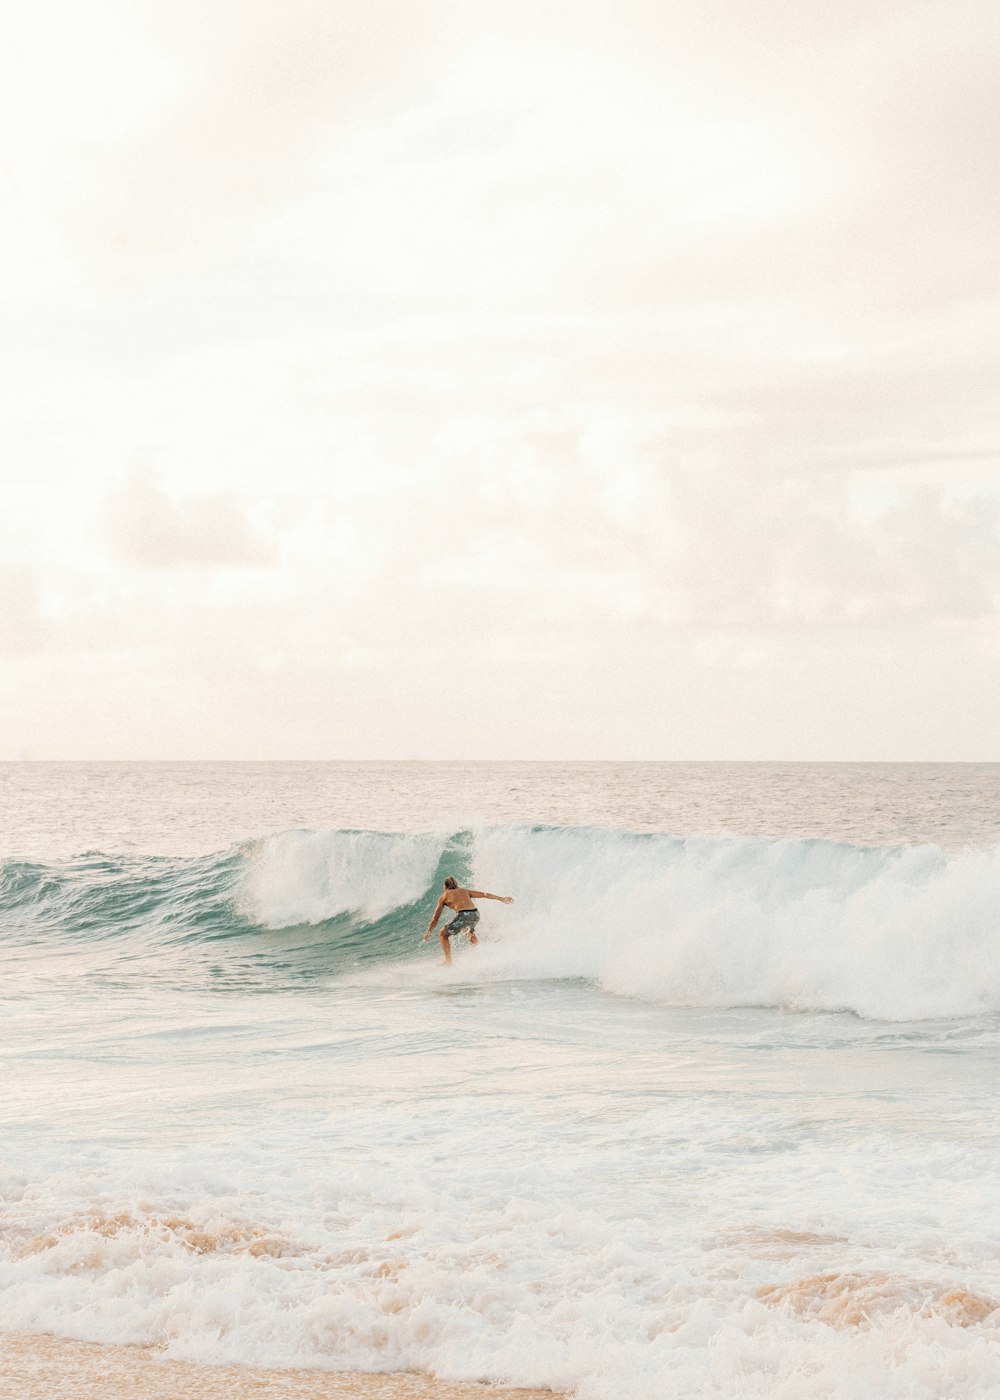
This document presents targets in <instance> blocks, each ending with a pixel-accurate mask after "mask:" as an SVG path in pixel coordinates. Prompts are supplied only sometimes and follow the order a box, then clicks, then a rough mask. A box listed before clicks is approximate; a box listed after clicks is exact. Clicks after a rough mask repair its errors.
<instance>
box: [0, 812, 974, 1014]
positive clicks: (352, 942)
mask: <svg viewBox="0 0 1000 1400" xmlns="http://www.w3.org/2000/svg"><path fill="white" fill-rule="evenodd" d="M449 872H451V873H454V874H456V875H457V876H458V877H459V879H460V880H469V881H473V880H474V881H475V883H476V884H477V885H479V886H480V887H485V888H490V889H493V890H496V891H498V892H501V893H513V894H514V895H516V900H517V902H516V904H515V905H514V906H513V907H512V908H511V909H509V910H507V909H505V910H503V911H502V912H499V913H497V914H496V915H494V913H493V910H494V906H487V917H486V919H485V920H484V925H483V927H484V929H485V933H486V938H485V940H484V943H483V945H482V947H481V948H480V949H479V950H477V953H476V954H475V958H474V960H473V959H472V958H470V959H463V962H462V971H463V975H468V976H470V977H472V978H475V979H520V980H531V979H542V978H544V979H549V978H554V979H581V978H583V979H587V980H590V981H592V982H594V983H596V984H597V985H599V986H601V987H602V988H604V989H605V990H607V991H609V992H611V993H615V994H618V995H622V996H632V997H639V998H643V999H646V1000H653V1001H657V1002H662V1003H665V1004H671V1005H681V1006H712V1007H727V1006H762V1007H784V1008H790V1009H798V1010H828V1011H833V1010H849V1011H854V1012H856V1013H857V1014H859V1015H861V1016H865V1017H871V1018H875V1019H885V1020H892V1021H902V1020H921V1019H926V1018H933V1017H946V1016H949V1017H950V1016H968V1015H979V1014H984V1013H987V1014H989V1013H996V1012H1000V852H995V851H994V852H966V853H963V854H953V855H946V854H945V853H943V852H942V851H941V850H939V849H938V848H937V847H934V846H916V847H903V848H886V847H875V848H870V847H862V846H849V845H838V844H835V843H831V842H824V841H790V840H786V841H770V840H761V839H754V840H750V839H738V838H722V839H720V838H708V837H687V838H675V837H668V836H659V835H641V836H639V835H633V834H630V833H627V832H621V831H612V830H604V829H582V828H529V827H499V828H493V829H489V830H485V831H481V832H476V833H471V832H460V833H456V834H453V835H451V836H448V837H447V838H442V837H441V836H434V835H411V834H403V833H398V834H393V833H382V832H359V831H321V832H299V831H296V832H286V833H283V834H280V835H276V836H270V837H267V838H264V839H262V840H260V841H257V842H252V843H249V844H247V845H245V846H243V847H240V848H238V849H236V850H232V851H228V852H224V853H222V854H219V855H217V856H213V857H205V858H201V859H198V860H186V861H180V860H166V859H159V860H157V859H149V858H143V859H131V860H126V859H119V858H110V857H107V856H101V855H90V856H84V857H81V858H79V859H78V860H76V861H74V862H71V863H69V864H66V865H61V866H58V867H57V866H51V867H50V866H42V865H24V864H14V863H10V864H7V865H6V866H4V867H2V870H0V933H2V936H3V938H4V940H5V941H6V942H8V943H9V942H11V941H14V942H20V943H23V942H24V941H25V940H28V941H38V940H43V941H45V942H46V943H48V942H51V941H52V940H53V939H57V940H60V941H63V942H65V941H69V942H72V943H76V944H78V945H79V946H81V947H82V946H84V945H87V946H89V947H91V948H93V946H94V945H95V944H97V943H100V944H103V945H105V947H106V948H107V951H108V957H109V958H119V959H120V957H121V947H122V940H129V946H134V945H136V944H138V945H139V946H141V947H142V948H143V950H144V951H145V953H146V955H147V957H148V958H150V959H153V960H155V959H156V958H164V957H166V955H167V953H168V952H169V950H171V949H173V950H174V951H175V952H177V951H178V950H182V951H183V955H184V956H183V961H184V966H185V968H186V969H187V974H188V975H189V976H196V975H197V971H198V968H199V967H202V966H203V965H204V963H205V957H204V954H205V950H206V949H209V948H211V947H212V945H216V944H217V943H218V940H220V939H224V940H227V949H226V959H227V966H228V967H229V968H231V969H238V968H240V967H242V968H243V969H244V970H245V969H246V967H247V966H249V965H251V964H252V966H253V968H254V969H255V975H256V976H258V977H260V978H261V979H265V980H266V979H267V978H268V977H269V976H271V975H274V976H275V977H277V976H278V974H279V973H284V974H285V975H287V976H288V977H290V978H291V979H292V980H294V979H295V978H296V977H299V978H303V977H307V978H309V979H314V978H315V977H316V976H327V975H334V976H335V975H338V974H342V973H345V972H349V971H351V970H354V969H356V968H358V967H359V966H361V965H369V966H371V965H373V964H374V965H387V964H389V963H398V962H399V960H400V959H412V958H414V957H420V956H421V947H420V943H419V938H418V937H417V935H418V934H419V933H420V931H421V930H422V928H423V927H424V926H425V923H426V920H427V917H428V915H429V912H430V910H431V909H432V908H433V904H434V900H435V898H436V896H437V893H438V890H439V888H440V883H441V879H442V877H443V875H444V874H446V873H449ZM115 949H117V950H118V951H117V952H116V951H114V950H115ZM213 956H214V957H217V956H218V954H217V950H215V951H213ZM175 961H176V960H175Z"/></svg>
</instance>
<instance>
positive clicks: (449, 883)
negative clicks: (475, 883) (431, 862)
mask: <svg viewBox="0 0 1000 1400" xmlns="http://www.w3.org/2000/svg"><path fill="white" fill-rule="evenodd" d="M444 887H445V889H446V890H457V889H458V881H457V880H456V879H455V877H454V875H449V876H448V878H447V879H446V880H445V882H444Z"/></svg>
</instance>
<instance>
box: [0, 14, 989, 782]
mask: <svg viewBox="0 0 1000 1400" xmlns="http://www.w3.org/2000/svg"><path fill="white" fill-rule="evenodd" d="M998 60H1000V9H998V7H997V5H996V0H947V3H916V0H882V3H880V4H873V3H871V0H754V3H752V4H751V3H749V0H615V3H610V2H609V0H604V3H590V0H574V3H572V4H568V3H565V0H564V3H560V4H555V3H548V2H547V0H540V2H539V0H530V2H529V3H521V2H520V0H513V3H508V0H492V3H489V4H487V3H482V4H478V3H477V4H473V3H462V2H461V0H458V3H433V0H431V2H430V3H428V0H197V3H195V0H170V3H169V4H163V3H159V0H157V3H154V2H153V0H32V3H31V4H30V5H19V6H14V5H8V6H7V7H6V10H5V14H4V17H3V20H2V22H0V67H2V70H3V71H2V72H0V296H2V298H3V308H4V314H3V318H2V322H0V356H2V373H0V444H2V453H3V455H2V459H0V656H2V666H0V758H19V757H32V758H172V759H181V758H379V757H386V758H389V757H393V758H663V759H669V758H748V759H759V758H786V759H796V758H801V759H850V758H856V759H935V758H939V759H948V758H950V759H991V760H1000V625H998V624H1000V177H998V171H1000V162H998V155H1000V83H998V82H997V72H998Z"/></svg>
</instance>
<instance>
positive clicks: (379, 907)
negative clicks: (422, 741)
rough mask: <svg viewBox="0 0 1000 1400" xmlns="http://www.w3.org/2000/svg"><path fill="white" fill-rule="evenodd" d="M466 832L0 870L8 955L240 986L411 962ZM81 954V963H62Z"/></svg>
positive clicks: (88, 969)
mask: <svg viewBox="0 0 1000 1400" xmlns="http://www.w3.org/2000/svg"><path fill="white" fill-rule="evenodd" d="M468 845H469V841H468V837H467V835H465V834H462V833H459V834H457V835H454V836H451V837H448V838H442V837H440V836H426V837H425V836H407V835H402V834H397V835H392V834H385V833H379V832H352V831H340V832H304V831H294V832H287V833H283V834H281V835H278V836H272V837H268V838H265V839H264V840H261V841H255V842H249V843H247V844H246V845H244V846H241V847H238V848H236V849H234V850H230V851H225V852H222V853H218V854H215V855H211V856H204V857H198V858H194V859H176V858H166V857H149V856H141V857H127V856H122V857H119V856H108V855H104V854H99V853H89V854H86V855H81V856H79V857H77V858H76V859H75V860H72V861H69V862H65V863H62V864H59V865H42V864H31V863H24V862H8V863H7V864H5V865H3V866H2V867H0V939H2V940H3V944H4V946H5V948H6V949H8V950H13V949H14V948H20V949H22V950H24V949H27V948H30V947H34V948H35V949H36V950H37V952H38V953H39V954H41V953H43V952H48V953H49V954H52V953H54V952H55V951H56V950H59V952H60V953H61V954H62V955H63V961H61V963H60V966H61V967H62V969H63V971H64V973H67V974H69V975H90V976H94V977H97V978H98V979H99V980H111V981H114V982H120V981H122V980H127V979H128V978H130V977H138V978H147V979H149V980H150V981H157V980H161V979H163V978H164V977H165V976H166V977H167V979H168V980H169V981H171V982H181V983H185V984H187V983H197V982H207V983H209V984H210V985H213V986H215V987H216V988H219V987H225V986H232V987H234V988H235V987H243V988H245V987H246V986H247V984H248V983H250V982H256V981H258V980H259V981H262V982H264V983H265V984H267V985H269V986H274V987H277V986H280V985H287V984H288V983H289V982H292V983H297V982H303V981H305V982H310V981H313V980H314V979H316V978H317V977H323V976H329V975H331V974H334V973H336V972H339V971H343V970H345V969H348V968H350V967H352V966H357V965H361V964H364V963H366V962H370V961H371V960H374V959H379V958H387V957H396V958H398V957H401V956H407V955H412V954H413V953H414V952H415V951H416V949H417V946H418V943H419V938H418V935H419V934H420V933H422V931H423V929H424V928H426V925H427V922H428V920H429V919H430V916H431V913H432V912H433V909H434V905H435V902H436V900H437V896H438V893H439V891H440V888H441V886H442V883H443V880H444V876H445V875H446V874H453V875H455V876H456V877H457V878H458V879H459V880H460V881H464V880H465V879H467V875H468V872H467V867H468ZM73 953H75V954H76V957H75V960H74V959H73V958H72V957H70V958H69V960H68V961H67V960H66V956H65V955H68V954H73Z"/></svg>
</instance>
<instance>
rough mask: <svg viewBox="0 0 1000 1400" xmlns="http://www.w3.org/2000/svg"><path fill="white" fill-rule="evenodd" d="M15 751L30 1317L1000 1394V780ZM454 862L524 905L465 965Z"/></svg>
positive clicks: (77, 1326)
mask: <svg viewBox="0 0 1000 1400" xmlns="http://www.w3.org/2000/svg"><path fill="white" fill-rule="evenodd" d="M0 778H2V781H3V798H4V804H3V810H4V812H5V814H6V825H5V828H4V830H3V831H2V833H0V1011H2V1015H3V1032H2V1041H0V1045H2V1053H3V1056H4V1061H5V1069H6V1074H5V1084H6V1086H7V1090H6V1093H5V1095H4V1096H3V1101H2V1103H0V1299H2V1307H0V1331H4V1332H8V1333H14V1334H18V1335H21V1336H32V1335H42V1334H52V1335H54V1336H57V1337H67V1338H75V1339H79V1340H82V1341H87V1342H100V1343H144V1344H153V1345H155V1346H157V1347H158V1348H160V1349H161V1350H162V1352H163V1354H165V1355H166V1356H169V1357H172V1358H176V1359H178V1360H187V1361H194V1362H199V1363H206V1364H214V1365H219V1364H233V1363H236V1364H240V1365H244V1366H251V1365H252V1366H263V1367H305V1368H314V1369H317V1370H323V1369H326V1370H361V1371H372V1372H381V1371H396V1370H399V1371H417V1372H422V1373H426V1374H428V1375H430V1376H435V1377H440V1378H443V1379H450V1380H498V1381H502V1382H505V1383H508V1384H514V1385H521V1386H537V1387H543V1388H544V1387H549V1388H552V1389H554V1390H557V1391H562V1392H567V1393H574V1394H577V1395H579V1396H580V1397H581V1400H618V1397H620V1396H622V1395H625V1394H628V1395H629V1396H633V1397H636V1400H660V1397H664V1396H677V1397H691V1400H694V1397H699V1398H700V1397H711V1398H712V1400H714V1398H715V1397H719V1400H722V1398H723V1397H727V1398H728V1397H743V1396H747V1397H749V1396H761V1397H763V1396H769V1397H788V1398H789V1400H791V1398H792V1397H795V1400H798V1397H830V1400H839V1398H840V1397H844V1400H847V1398H848V1397H851V1398H852V1400H853V1397H870V1396H872V1395H877V1396H879V1397H880V1400H881V1397H887V1400H896V1397H899V1400H903V1397H906V1400H924V1397H926V1400H932V1397H933V1398H934V1400H973V1398H974V1397H985V1396H992V1395H995V1394H996V1393H998V1390H1000V1210H998V1207H1000V1168H998V1163H997V1141H998V1138H997V1128H998V1121H997V1104H998V1099H1000V1075H998V1069H997V1065H998V1061H997V1050H998V1045H1000V951H998V949H1000V918H998V916H1000V853H998V852H1000V830H998V825H997V824H998V821H1000V801H998V799H1000V771H998V769H997V768H996V767H993V766H990V765H982V766H979V765H954V766H952V765H887V766H884V767H882V766H878V765H815V766H812V765H694V764H689V765H670V764H659V765H653V764H651V765H637V764H631V765H626V764H622V765H614V764H606V765H600V764H594V765H583V764H581V765H572V764H562V765H556V764H549V765H541V764H539V765H528V764H522V765H517V764H507V765H505V764H484V765H428V764H395V765H394V764H382V765H378V764H370V765H366V764H355V765H349V764H343V765H338V764H316V765H309V764H298V765H235V764H234V765H214V764H205V765H197V764H192V765H38V764H19V765H6V766H0ZM447 874H454V875H455V876H456V877H457V878H458V879H459V880H460V882H462V883H466V882H469V883H474V884H475V885H476V886H478V887H479V888H486V889H491V890H494V891H497V892H500V893H510V894H513V895H514V896H515V903H514V904H513V905H512V906H510V907H509V908H508V907H504V906H498V905H494V904H489V903H487V904H484V905H483V920H482V923H481V924H480V933H481V936H482V942H481V945H480V946H479V947H478V948H476V949H472V948H467V947H460V948H459V949H458V950H457V953H456V958H455V966H454V967H453V969H451V970H445V969H443V968H442V967H441V966H440V965H439V959H440V954H439V952H438V950H437V949H436V946H435V945H428V944H425V943H423V942H422V934H423V931H424V929H425V928H426V926H427V921H428V919H429V917H430V913H431V912H432V910H433V908H434V904H435V901H436V898H437V895H438V893H439V891H440V887H441V882H442V880H443V878H444V876H445V875H447Z"/></svg>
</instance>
